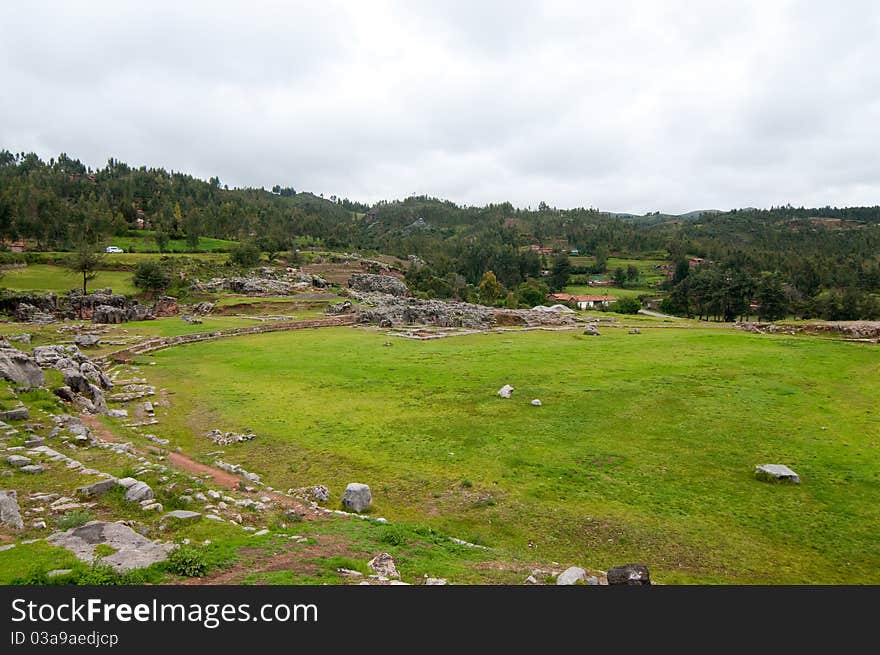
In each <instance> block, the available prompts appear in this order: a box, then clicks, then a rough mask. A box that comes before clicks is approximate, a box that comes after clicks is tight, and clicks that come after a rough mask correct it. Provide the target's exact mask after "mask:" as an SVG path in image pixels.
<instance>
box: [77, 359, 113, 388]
mask: <svg viewBox="0 0 880 655" xmlns="http://www.w3.org/2000/svg"><path fill="white" fill-rule="evenodd" d="M79 372H80V373H82V374H83V375H84V376H85V377H86V378H87V379H88V380H89V381H90V382H93V383H94V384H97V385H98V386H99V387H101V388H102V389H112V388H113V381H112V380H111V379H110V376H109V375H107V374H106V373H104V371H102V370H101V369H100V368H98V366H96V365H95V364H94V363H93V362H83V363H82V364H80V365H79Z"/></svg>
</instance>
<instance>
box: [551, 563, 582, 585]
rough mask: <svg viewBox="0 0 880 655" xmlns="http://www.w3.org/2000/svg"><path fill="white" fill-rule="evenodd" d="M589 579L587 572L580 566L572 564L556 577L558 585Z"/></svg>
mask: <svg viewBox="0 0 880 655" xmlns="http://www.w3.org/2000/svg"><path fill="white" fill-rule="evenodd" d="M586 579H587V572H586V571H584V570H583V569H582V568H581V567H579V566H572V567H569V568H567V569H565V570H564V571H563V572H562V573H560V574H559V575H558V576H557V577H556V584H558V585H563V586H565V585H573V584H577V583H578V582H581V581H583V580H586Z"/></svg>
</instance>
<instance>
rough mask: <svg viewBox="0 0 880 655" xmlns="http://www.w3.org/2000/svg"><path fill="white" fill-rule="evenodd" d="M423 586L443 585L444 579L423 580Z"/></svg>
mask: <svg viewBox="0 0 880 655" xmlns="http://www.w3.org/2000/svg"><path fill="white" fill-rule="evenodd" d="M425 584H426V585H429V586H435V585H436V586H439V585H445V584H446V578H425Z"/></svg>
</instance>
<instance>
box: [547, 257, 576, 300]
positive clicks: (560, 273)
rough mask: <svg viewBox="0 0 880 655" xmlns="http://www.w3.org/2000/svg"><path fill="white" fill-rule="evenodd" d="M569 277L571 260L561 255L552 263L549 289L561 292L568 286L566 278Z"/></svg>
mask: <svg viewBox="0 0 880 655" xmlns="http://www.w3.org/2000/svg"><path fill="white" fill-rule="evenodd" d="M570 275H571V260H569V258H568V255H566V254H564V253H563V254H562V255H559V257H557V258H556V261H554V262H553V268H552V269H551V271H550V288H552V289H553V290H554V291H562V290H563V289H564V288H565V285H567V284H568V278H569V276H570Z"/></svg>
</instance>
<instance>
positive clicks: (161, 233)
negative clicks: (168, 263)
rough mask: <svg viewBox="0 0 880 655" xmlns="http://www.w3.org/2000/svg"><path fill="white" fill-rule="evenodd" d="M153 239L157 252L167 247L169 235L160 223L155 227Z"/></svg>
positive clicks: (163, 250) (169, 239)
mask: <svg viewBox="0 0 880 655" xmlns="http://www.w3.org/2000/svg"><path fill="white" fill-rule="evenodd" d="M155 239H156V247H157V248H158V249H159V252H165V251H166V250H167V249H168V242H169V241H171V237H170V236H168V233H167V232H166V231H165V229H164V228H163V227H162V226H161V225H159V226H157V227H156V236H155Z"/></svg>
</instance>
